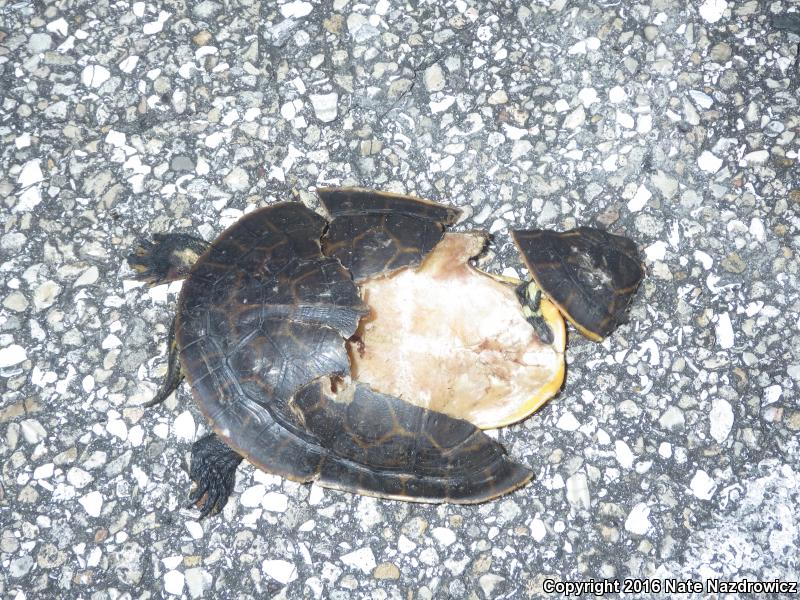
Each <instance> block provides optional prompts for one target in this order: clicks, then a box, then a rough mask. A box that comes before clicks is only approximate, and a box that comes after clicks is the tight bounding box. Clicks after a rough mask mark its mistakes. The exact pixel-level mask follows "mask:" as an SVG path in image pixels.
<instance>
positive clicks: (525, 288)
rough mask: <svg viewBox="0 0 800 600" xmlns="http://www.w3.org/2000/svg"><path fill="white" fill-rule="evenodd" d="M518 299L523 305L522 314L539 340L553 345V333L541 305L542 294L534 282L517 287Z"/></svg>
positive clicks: (527, 282)
mask: <svg viewBox="0 0 800 600" xmlns="http://www.w3.org/2000/svg"><path fill="white" fill-rule="evenodd" d="M516 292H517V298H518V299H519V303H520V304H522V314H523V315H524V316H525V320H526V321H528V323H530V324H531V327H533V329H534V331H536V335H537V336H538V337H539V340H540V341H541V342H542V343H543V344H547V345H550V344H552V343H553V331H552V330H551V329H550V326H549V325H548V324H547V322H546V321H545V320H544V317H543V316H542V311H541V310H540V308H541V303H542V292H541V290H539V288H538V287H537V286H536V284H535V283H534V282H533V281H525V282H523V283H521V284H520V285H518V286H517V289H516Z"/></svg>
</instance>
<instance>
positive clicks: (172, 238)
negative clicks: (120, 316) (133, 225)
mask: <svg viewBox="0 0 800 600" xmlns="http://www.w3.org/2000/svg"><path fill="white" fill-rule="evenodd" d="M209 246H210V244H209V243H208V242H206V241H205V240H201V239H200V238H196V237H193V236H191V235H187V234H185V233H167V234H164V233H156V234H154V235H153V239H152V241H150V240H139V242H137V245H136V247H135V248H134V249H133V252H132V253H131V254H129V255H128V265H130V267H131V268H132V269H133V270H134V271H136V275H135V278H136V279H138V280H140V281H146V282H148V283H149V284H150V285H160V284H162V283H169V282H170V281H176V280H178V279H183V278H184V277H186V276H187V275H188V274H189V271H190V270H191V268H192V265H194V263H195V262H197V259H198V258H199V257H200V255H201V254H203V253H204V252H205V251H206V250H208V247H209Z"/></svg>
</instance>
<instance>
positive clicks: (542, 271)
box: [513, 227, 644, 342]
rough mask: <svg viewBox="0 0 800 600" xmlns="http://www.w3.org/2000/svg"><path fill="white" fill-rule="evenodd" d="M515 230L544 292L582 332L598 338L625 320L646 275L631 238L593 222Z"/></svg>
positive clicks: (531, 268) (526, 261)
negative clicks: (560, 228)
mask: <svg viewBox="0 0 800 600" xmlns="http://www.w3.org/2000/svg"><path fill="white" fill-rule="evenodd" d="M513 236H514V241H515V242H516V244H517V246H518V247H519V249H520V251H521V252H522V255H523V257H524V259H525V263H526V264H527V266H528V269H529V270H530V272H531V275H533V278H534V279H535V281H536V284H537V285H538V286H539V288H540V289H541V290H542V293H544V294H545V295H546V296H547V297H549V298H550V300H552V301H553V302H554V303H555V304H556V305H557V306H558V307H559V309H560V310H561V312H562V313H563V314H564V315H565V316H566V317H567V318H568V319H569V320H570V322H571V323H572V324H573V325H574V326H575V328H576V329H577V330H578V331H580V332H581V334H583V335H584V336H586V337H587V338H589V339H591V340H594V341H596V342H599V341H601V340H602V339H603V338H605V337H606V336H607V335H608V334H609V333H611V332H612V331H613V330H614V329H616V327H617V326H618V325H619V324H620V323H621V322H622V321H623V320H624V318H625V312H626V311H627V309H628V306H629V305H630V303H631V300H632V299H633V295H634V294H635V292H636V289H637V288H638V287H639V283H640V282H641V280H642V278H643V277H644V269H643V267H642V261H641V259H640V258H639V250H638V248H637V247H636V244H635V243H634V242H633V241H632V240H630V239H628V238H626V237H622V236H618V235H613V234H610V233H608V232H607V231H603V230H600V229H594V228H592V227H579V228H577V229H573V230H570V231H566V232H564V233H558V232H555V231H547V230H543V229H531V230H523V231H514V232H513Z"/></svg>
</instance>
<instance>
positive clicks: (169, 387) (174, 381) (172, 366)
mask: <svg viewBox="0 0 800 600" xmlns="http://www.w3.org/2000/svg"><path fill="white" fill-rule="evenodd" d="M175 326H176V319H174V318H173V319H172V325H171V326H170V328H169V338H168V339H167V376H166V377H165V378H164V382H163V383H162V384H161V387H160V388H159V390H158V393H157V394H156V395H155V397H154V398H153V399H152V400H150V401H149V402H145V404H144V406H145V407H146V408H150V407H151V406H155V405H156V404H161V403H162V402H163V401H164V400H166V399H167V398H169V395H170V394H171V393H172V392H174V391H175V390H176V389H178V385H180V383H181V381H182V380H183V372H182V371H181V361H180V360H179V359H178V344H177V343H176V341H175Z"/></svg>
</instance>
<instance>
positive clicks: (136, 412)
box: [0, 0, 800, 599]
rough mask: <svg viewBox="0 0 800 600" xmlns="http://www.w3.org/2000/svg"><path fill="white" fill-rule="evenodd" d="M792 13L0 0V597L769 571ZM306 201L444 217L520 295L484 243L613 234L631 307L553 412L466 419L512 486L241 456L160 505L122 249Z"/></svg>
mask: <svg viewBox="0 0 800 600" xmlns="http://www.w3.org/2000/svg"><path fill="white" fill-rule="evenodd" d="M798 14H799V13H798V6H797V4H796V3H794V2H792V1H790V0H776V1H775V2H758V1H756V0H736V1H733V0H730V1H727V2H726V1H725V0H704V1H703V2H700V1H697V2H680V1H675V0H652V1H651V2H643V3H637V4H634V3H631V2H626V1H624V0H622V1H617V2H588V1H585V2H584V1H577V0H574V1H573V0H553V1H549V0H542V1H538V2H533V3H515V2H510V1H509V2H493V3H488V2H486V3H484V2H467V1H463V0H457V1H455V2H451V1H446V2H407V3H395V2H390V1H388V0H379V1H378V2H371V1H370V2H348V1H346V0H335V1H334V2H332V3H327V2H310V1H307V0H294V1H291V2H284V3H280V4H279V5H273V3H271V2H262V3H259V2H255V1H250V0H239V1H231V2H216V1H213V0H204V1H203V2H199V3H193V2H182V1H180V0H175V1H165V0H158V1H154V2H121V3H111V2H107V1H105V0H97V1H94V2H81V1H78V2H59V3H48V4H44V3H33V2H24V1H23V2H8V1H5V2H0V140H2V143H1V144H0V203H2V205H3V208H2V215H3V216H2V219H1V221H2V231H0V281H2V289H0V296H1V298H0V300H1V301H2V306H1V307H0V388H1V389H2V401H0V463H1V464H2V472H1V473H0V596H2V597H5V598H15V599H22V598H51V597H52V598H55V597H61V598H92V599H101V598H161V597H178V596H182V597H186V598H200V597H230V598H263V597H273V596H274V597H279V598H352V597H357V598H373V599H384V598H393V599H394V598H397V599H400V598H448V597H452V598H539V597H556V595H553V594H548V593H546V589H545V585H546V584H547V581H548V580H549V579H553V580H555V581H559V582H563V581H588V580H590V579H595V580H599V579H604V578H606V579H620V580H623V579H626V578H627V579H634V578H649V579H650V581H651V582H652V581H657V582H661V584H662V585H663V583H664V582H666V581H669V580H671V579H680V580H686V579H691V580H693V581H698V582H699V581H704V580H707V581H714V580H725V581H742V580H744V579H749V580H750V581H771V580H774V579H779V580H781V581H797V580H798V577H800V573H799V570H800V558H798V551H797V546H798V541H800V540H798V537H799V535H800V534H799V533H798V517H799V516H800V515H799V514H798V500H799V499H800V473H799V472H798V459H800V444H799V443H798V433H797V432H798V430H800V406H799V405H798V398H799V397H800V394H798V385H799V384H800V344H798V342H797V335H798V319H799V318H800V315H799V313H800V294H799V293H798V288H800V285H798V270H799V267H800V261H798V256H797V254H798V250H800V248H799V246H800V237H798V234H799V233H800V218H799V215H798V212H799V211H800V168H799V167H798V136H797V134H798V132H800V108H799V106H798V105H799V104H800V102H799V101H798V99H799V96H798V84H799V83H800V65H799V63H798V47H799V46H800V36H799V35H798V34H799V33H800V17H798ZM322 185H360V186H364V187H371V188H380V189H385V190H392V191H397V192H405V193H411V194H415V195H419V196H424V197H428V198H431V199H434V200H440V201H443V202H447V203H451V204H454V205H457V206H459V207H461V208H463V209H464V211H465V214H466V218H465V219H464V220H463V221H462V222H461V223H460V224H459V226H458V228H459V229H474V228H482V229H488V230H489V231H491V232H492V233H493V234H495V245H494V247H493V250H492V252H491V253H490V255H489V258H488V262H487V264H486V267H487V268H489V269H493V270H495V271H497V272H504V273H506V274H510V275H518V276H523V275H525V271H524V268H523V267H522V264H521V261H520V259H519V257H518V256H517V254H516V251H515V250H514V248H513V245H512V244H511V240H510V238H509V235H508V229H509V228H512V227H518V228H519V227H532V226H546V227H552V228H555V229H559V230H563V229H568V228H570V227H573V226H575V225H581V224H587V225H601V226H605V227H608V228H610V229H611V230H612V231H614V232H617V233H623V234H625V235H628V236H630V237H632V238H633V239H635V240H636V241H637V243H638V244H639V245H640V247H641V248H642V250H643V255H644V256H645V257H646V258H645V262H646V266H647V270H648V275H647V278H646V280H645V282H644V283H643V285H642V287H641V289H640V292H639V296H638V298H637V301H636V303H635V305H634V307H633V309H632V311H631V313H630V320H629V322H628V323H627V324H625V325H623V326H622V327H621V328H620V329H619V330H618V331H617V332H616V333H614V334H613V335H612V336H611V337H610V338H608V339H607V340H606V341H604V342H603V343H602V344H594V343H591V342H588V341H586V340H583V339H582V338H581V337H580V336H579V335H577V334H576V333H575V332H574V331H572V332H571V335H570V339H569V347H568V375H567V380H566V382H565V385H564V388H563V390H562V392H561V394H560V395H559V396H558V397H556V398H555V399H554V400H552V401H551V402H550V403H549V404H548V405H547V406H546V407H544V408H543V409H542V410H540V411H539V412H538V413H537V414H535V415H534V416H532V417H531V418H529V419H527V420H526V421H524V422H523V423H521V424H518V425H515V426H512V427H509V428H506V429H503V430H502V431H500V432H498V436H499V439H500V440H501V441H502V443H503V444H504V445H505V446H506V448H507V449H508V451H509V453H510V454H512V455H513V456H514V457H515V458H516V459H518V460H520V461H521V462H523V463H525V464H527V465H529V466H530V467H531V468H532V469H533V470H534V472H535V480H534V481H533V482H532V483H531V484H530V485H528V486H527V487H525V488H523V489H521V490H519V491H517V492H515V493H513V494H512V495H509V496H507V497H504V498H503V499H501V500H498V501H495V502H492V503H488V504H485V505H481V506H476V507H457V506H438V507H437V506H428V505H412V504H404V503H401V502H393V501H384V500H376V499H372V498H363V497H358V496H353V495H349V494H346V493H339V492H334V491H330V490H323V489H321V488H318V487H316V486H305V485H299V484H294V483H290V482H287V481H283V480H281V479H280V478H277V477H274V476H271V475H267V474H265V473H263V472H260V471H257V470H255V469H254V468H253V467H252V466H250V465H247V464H246V463H245V464H243V465H242V467H241V468H240V470H239V472H238V474H237V482H236V489H235V492H234V494H233V496H232V497H231V500H230V502H229V503H228V505H227V507H226V508H225V510H224V511H223V513H222V514H220V515H218V516H216V517H211V518H208V519H205V520H203V521H201V522H198V521H197V511H196V510H193V509H186V508H184V506H185V504H186V497H187V493H188V491H189V487H190V483H189V478H188V475H187V472H186V464H187V461H188V456H189V455H188V451H189V448H190V446H191V443H192V442H193V441H194V440H195V439H196V438H197V437H199V436H201V435H202V434H203V433H204V432H205V431H206V430H207V429H208V428H207V424H206V423H205V420H204V418H203V417H202V415H201V414H200V413H199V412H198V411H197V410H196V408H195V407H194V404H193V401H192V399H191V396H190V394H189V392H188V390H187V389H186V388H185V387H183V388H181V389H180V390H179V392H178V393H177V395H176V396H173V397H172V398H170V399H169V400H168V401H167V402H166V403H164V404H163V405H161V406H159V407H155V408H152V409H147V410H145V409H143V407H142V404H143V403H144V402H146V401H147V400H148V399H150V398H151V397H152V395H153V394H154V392H155V390H156V388H157V386H158V384H159V383H160V380H161V378H162V377H163V374H164V372H165V368H166V363H165V352H166V347H165V346H166V336H167V327H168V325H169V323H170V319H171V315H172V312H173V309H174V304H175V300H176V298H177V292H178V291H179V289H180V285H179V284H172V285H169V286H161V287H157V288H152V289H149V288H147V287H143V286H142V285H140V284H138V283H135V282H133V281H131V280H130V277H131V271H130V270H129V269H128V267H127V266H126V265H125V264H124V257H125V256H126V255H127V253H128V250H129V248H130V247H131V246H132V245H133V243H134V242H135V240H136V239H138V238H139V237H141V236H147V235H150V234H151V233H154V232H163V231H183V232H189V233H193V234H195V235H200V236H202V237H204V238H205V239H209V240H210V239H213V238H214V237H215V235H216V234H217V233H219V232H220V231H221V229H222V228H223V227H224V226H226V225H228V224H230V223H232V222H234V221H235V220H236V219H237V218H238V217H240V216H241V215H242V214H243V212H244V211H246V210H248V209H251V208H254V207H259V206H264V205H267V204H269V203H272V202H276V201H280V200H288V199H292V198H294V199H300V200H302V201H303V202H305V203H307V204H308V205H309V206H313V207H317V206H318V202H317V200H316V198H315V195H314V193H313V190H314V188H315V187H316V186H322ZM650 585H653V584H652V583H651V584H650ZM656 585H658V584H656ZM633 591H636V590H633ZM641 591H644V592H647V591H648V590H647V589H642V590H641ZM650 591H651V592H652V593H651V594H649V595H650V596H653V597H662V596H664V592H663V590H662V591H661V592H659V591H658V590H653V589H651V590H650ZM647 595H648V594H628V597H633V596H637V597H642V596H647ZM613 596H614V594H609V595H608V596H607V597H613ZM676 597H681V596H676ZM687 597H688V596H687ZM693 597H705V595H703V594H695V595H694V596H693ZM715 597H735V596H734V595H730V594H728V595H726V594H722V595H720V596H715Z"/></svg>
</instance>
